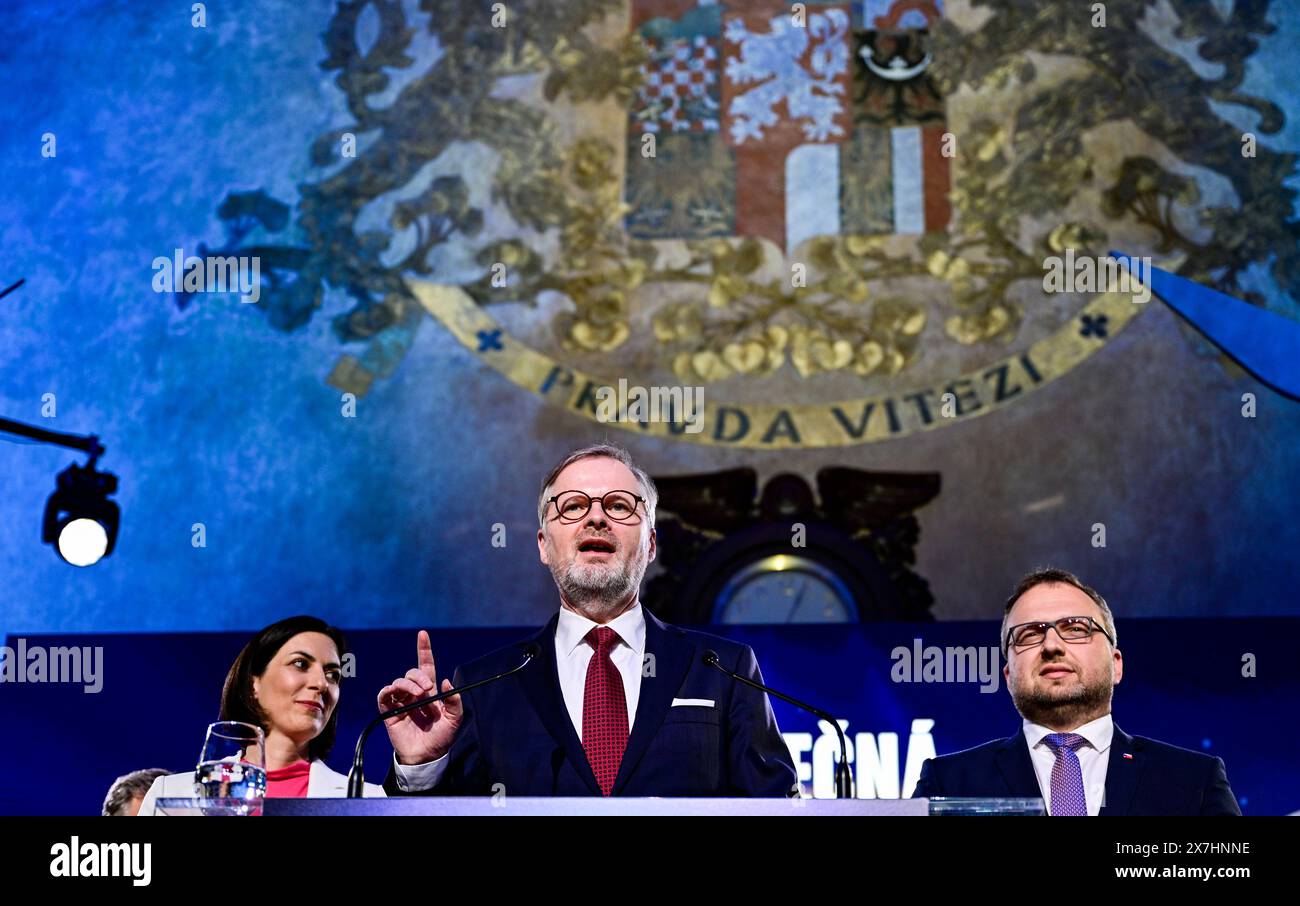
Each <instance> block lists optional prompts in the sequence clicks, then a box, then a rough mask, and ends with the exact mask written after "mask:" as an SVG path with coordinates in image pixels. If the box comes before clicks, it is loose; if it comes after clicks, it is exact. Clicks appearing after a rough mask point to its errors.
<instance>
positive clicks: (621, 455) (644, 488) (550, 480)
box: [537, 443, 659, 528]
mask: <svg viewBox="0 0 1300 906" xmlns="http://www.w3.org/2000/svg"><path fill="white" fill-rule="evenodd" d="M596 456H605V457H608V458H609V459H616V460H618V461H619V462H621V463H622V464H623V465H625V466H627V467H628V470H629V471H630V472H631V473H632V474H633V475H634V476H635V477H636V480H637V484H639V485H641V496H642V497H644V498H645V510H646V515H647V517H648V518H649V520H650V527H651V528H654V527H655V507H657V506H658V505H659V490H658V489H657V488H656V487H655V482H654V479H653V478H651V477H650V476H649V475H648V474H646V471H645V470H644V469H642V468H641V467H640V466H638V465H637V464H636V462H635V461H633V459H632V454H631V453H629V452H627V450H625V449H623V448H622V447H620V446H618V445H617V444H608V443H602V444H591V445H589V446H586V447H580V448H578V449H577V450H574V451H573V452H572V453H570V454H569V455H568V456H566V457H564V459H562V460H560V462H559V463H558V464H557V465H556V466H555V468H553V469H551V471H550V472H549V473H548V474H547V476H546V479H545V480H544V481H543V482H542V490H541V493H540V494H538V495H537V525H538V526H539V527H541V526H545V524H546V501H547V498H549V497H550V496H551V485H552V484H554V483H555V479H556V478H557V477H558V476H559V474H560V473H561V472H563V471H564V470H565V469H567V468H568V467H569V466H571V465H573V464H574V463H575V462H577V461H578V460H580V459H591V458H593V457H596Z"/></svg>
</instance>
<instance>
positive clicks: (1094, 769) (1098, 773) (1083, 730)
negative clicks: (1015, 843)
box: [1024, 714, 1115, 815]
mask: <svg viewBox="0 0 1300 906" xmlns="http://www.w3.org/2000/svg"><path fill="white" fill-rule="evenodd" d="M1024 729H1025V741H1026V742H1028V743H1029V758H1030V760H1031V761H1033V763H1034V774H1035V775H1037V777H1038V788H1039V789H1040V790H1042V791H1043V801H1044V802H1046V803H1047V813H1048V814H1049V815H1050V814H1051V813H1052V766H1053V765H1054V764H1056V751H1055V750H1054V749H1053V748H1052V747H1051V746H1049V745H1048V744H1047V743H1046V742H1044V741H1043V737H1045V736H1047V735H1048V734H1049V733H1055V732H1056V731H1055V730H1049V729H1048V728H1047V727H1044V726H1043V725H1042V724H1035V723H1031V722H1029V721H1025V724H1024ZM1070 732H1071V733H1077V734H1079V735H1080V736H1082V737H1083V738H1084V739H1086V740H1088V742H1087V744H1086V745H1082V746H1080V747H1079V748H1078V750H1076V752H1075V754H1076V755H1077V756H1078V757H1079V767H1080V768H1082V770H1083V790H1084V796H1085V798H1086V799H1087V802H1088V814H1089V815H1096V814H1098V813H1099V812H1100V811H1101V807H1102V806H1103V805H1105V804H1106V767H1107V765H1108V764H1109V763H1110V741H1111V739H1112V738H1113V737H1114V735H1115V722H1114V720H1113V719H1112V718H1111V716H1110V715H1109V714H1106V715H1104V716H1102V717H1099V718H1097V719H1096V720H1094V721H1089V722H1088V723H1086V724H1084V725H1083V726H1082V727H1079V728H1078V729H1076V730H1071V731H1070Z"/></svg>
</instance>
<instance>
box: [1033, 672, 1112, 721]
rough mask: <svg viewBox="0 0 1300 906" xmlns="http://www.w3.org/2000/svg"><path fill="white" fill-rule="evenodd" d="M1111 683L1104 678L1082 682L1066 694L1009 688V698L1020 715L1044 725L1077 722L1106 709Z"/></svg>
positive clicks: (1090, 718) (1109, 697)
mask: <svg viewBox="0 0 1300 906" xmlns="http://www.w3.org/2000/svg"><path fill="white" fill-rule="evenodd" d="M1113 690H1114V684H1113V683H1108V682H1106V681H1104V680H1103V681H1101V682H1098V683H1095V684H1093V685H1091V686H1089V685H1084V687H1083V688H1082V689H1075V690H1073V691H1071V692H1070V693H1069V694H1066V695H1057V696H1053V695H1048V694H1044V693H1036V692H1026V691H1025V690H1023V689H1012V690H1011V700H1012V702H1014V703H1015V706H1016V710H1017V711H1019V712H1020V716H1021V717H1023V718H1025V719H1026V720H1028V721H1031V722H1033V723H1036V724H1041V725H1043V726H1045V727H1054V726H1066V725H1074V726H1080V725H1082V724H1084V723H1087V722H1088V721H1087V720H1083V719H1082V718H1088V720H1095V719H1096V718H1097V717H1100V716H1101V715H1102V714H1105V713H1106V712H1107V711H1108V710H1109V705H1110V699H1111V694H1112V692H1113Z"/></svg>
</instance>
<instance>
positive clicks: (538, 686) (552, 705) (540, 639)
mask: <svg viewBox="0 0 1300 906" xmlns="http://www.w3.org/2000/svg"><path fill="white" fill-rule="evenodd" d="M559 622H560V614H559V612H558V611H557V612H556V614H555V616H553V617H551V620H550V622H549V623H547V624H546V626H545V627H543V628H542V631H541V632H539V633H538V634H537V635H535V636H533V638H532V639H531V641H533V642H536V643H537V644H538V645H539V646H541V649H542V651H541V654H539V655H538V656H537V658H536V661H535V663H533V664H530V665H529V666H528V667H525V668H524V669H523V670H522V671H520V673H519V674H518V678H519V682H520V683H522V684H523V687H524V694H525V695H527V696H528V701H529V702H530V703H531V704H532V706H533V710H534V711H536V712H537V716H538V717H540V718H541V720H542V724H543V725H545V727H546V730H547V732H548V733H550V734H551V736H552V737H553V738H554V739H555V742H556V743H557V744H558V745H560V746H562V747H563V748H564V751H565V753H566V754H567V755H568V757H569V762H570V763H571V764H572V765H573V769H574V770H575V771H577V773H578V776H579V777H581V778H582V782H583V783H585V784H586V785H587V787H588V789H590V790H591V792H592V793H594V794H596V795H597V796H599V795H600V784H598V783H596V775H595V774H593V773H592V772H591V764H590V763H589V762H588V761H587V753H586V751H585V750H584V749H583V748H582V741H581V740H580V739H578V733H577V731H576V730H574V729H573V721H572V720H570V719H569V709H568V708H567V707H565V704H564V693H563V692H562V691H561V690H560V674H559V671H558V669H557V668H556V665H555V657H556V655H555V627H556V626H557V625H558V624H559Z"/></svg>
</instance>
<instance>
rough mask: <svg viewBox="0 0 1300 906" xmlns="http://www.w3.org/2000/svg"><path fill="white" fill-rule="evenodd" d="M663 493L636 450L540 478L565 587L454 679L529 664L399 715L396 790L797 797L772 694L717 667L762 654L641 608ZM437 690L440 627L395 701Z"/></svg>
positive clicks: (396, 685)
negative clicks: (534, 623) (522, 631)
mask: <svg viewBox="0 0 1300 906" xmlns="http://www.w3.org/2000/svg"><path fill="white" fill-rule="evenodd" d="M657 500H658V494H657V492H656V491H655V486H654V482H653V481H652V480H651V479H650V476H649V475H647V474H646V473H645V472H644V471H642V470H641V469H640V468H639V467H637V465H636V464H635V463H634V462H633V461H632V459H631V457H630V456H629V455H628V453H627V451H625V450H623V449H622V448H620V447H616V446H613V445H609V444H598V445H595V446H590V447H584V448H582V449H580V450H575V451H574V452H572V453H570V454H569V455H568V456H567V457H565V458H564V460H563V461H561V462H560V463H559V464H558V465H557V466H556V467H555V468H554V469H552V470H551V473H550V474H549V475H548V476H547V477H546V480H545V481H543V482H542V490H541V494H540V495H539V497H538V501H537V519H538V524H539V528H538V531H537V550H538V554H539V556H540V558H541V561H542V563H543V564H545V565H546V566H547V567H548V568H549V569H550V571H551V576H552V577H553V578H554V580H555V584H556V587H557V588H558V590H559V593H560V607H559V610H558V612H557V613H556V614H555V616H553V617H552V618H551V620H550V622H549V623H547V624H546V626H545V627H544V628H543V629H542V630H541V631H540V632H538V633H537V634H536V635H534V636H533V637H532V638H530V639H527V640H524V642H523V643H522V644H520V645H513V646H510V647H508V648H504V649H501V650H500V651H497V652H493V653H492V654H489V655H486V656H484V657H482V658H479V659H478V660H475V661H472V662H471V663H469V664H466V665H464V666H462V667H461V668H460V669H458V670H457V671H456V673H455V677H454V679H453V681H452V682H450V683H449V682H448V681H447V680H446V679H444V680H443V681H442V685H441V689H442V690H444V691H445V690H447V689H451V688H460V687H462V686H465V685H467V684H469V683H472V682H475V681H477V680H480V679H484V678H486V677H490V676H494V675H496V674H499V673H503V672H505V671H507V670H509V669H511V668H513V667H515V666H516V665H517V664H519V662H520V659H521V652H522V651H523V649H524V647H525V646H527V645H528V644H530V643H531V644H534V645H536V646H537V648H538V650H540V654H539V656H537V657H536V658H534V659H533V661H532V662H531V663H529V664H528V666H526V667H525V668H524V669H523V670H521V671H520V672H519V673H518V674H516V675H514V676H511V677H509V678H506V679H504V680H501V681H499V682H496V683H493V684H491V685H487V686H483V687H482V688H480V689H476V690H474V691H472V692H466V693H464V694H463V695H456V696H452V697H450V698H448V699H447V700H445V701H444V702H443V703H441V704H435V705H433V706H430V707H427V708H423V709H420V710H416V711H413V712H411V713H410V714H409V715H401V716H398V717H394V718H390V719H389V720H388V721H387V725H388V736H389V739H390V741H391V742H392V744H393V750H394V765H393V769H392V771H391V772H390V773H389V776H388V780H387V781H386V782H385V784H384V786H385V788H386V789H387V790H388V792H389V794H390V795H412V794H428V793H432V794H436V795H479V796H485V795H493V794H497V793H505V794H506V795H511V796H611V795H613V796H778V797H783V796H790V795H792V794H796V795H797V789H798V787H797V783H796V776H797V775H796V773H795V768H794V763H793V761H792V760H791V758H790V752H789V749H788V748H787V747H786V745H785V741H784V739H783V738H782V737H781V734H780V731H779V730H778V729H777V725H776V718H775V716H774V715H773V714H772V708H771V705H770V704H769V703H768V700H767V696H766V695H765V694H763V693H761V692H758V691H756V690H754V689H752V688H750V687H748V686H745V685H743V684H741V683H738V682H735V681H734V680H732V679H731V678H729V677H727V676H725V675H724V674H723V673H721V672H720V671H718V670H717V669H715V668H714V667H711V666H708V665H706V664H705V663H704V661H703V658H704V655H705V652H707V651H713V652H716V653H717V655H718V658H719V660H720V661H721V663H722V665H723V666H725V667H727V668H728V669H730V670H732V671H734V672H736V673H739V674H740V675H742V676H747V677H749V678H751V679H754V680H757V681H759V682H761V681H762V674H761V673H760V672H759V669H758V663H757V661H756V660H755V659H754V652H753V651H752V650H751V649H750V648H749V647H748V646H747V645H740V644H737V643H735V642H731V641H728V640H726V639H723V638H719V637H717V636H712V635H706V634H705V633H702V632H694V631H691V630H687V629H681V628H678V627H676V626H670V625H666V624H664V623H661V622H660V621H659V620H658V619H656V618H655V617H654V615H653V614H650V613H647V612H646V611H645V609H644V608H643V607H642V606H641V603H640V600H639V592H640V587H641V579H642V577H643V576H644V575H645V571H646V566H647V565H648V564H649V562H650V561H651V560H653V559H654V556H655V545H656V543H657V541H656V537H655V530H654V520H655V505H656V502H657ZM437 689H439V685H438V679H437V673H436V672H435V666H434V659H433V653H432V650H431V646H430V643H429V636H428V633H426V632H423V631H421V632H420V634H419V639H418V642H417V666H416V667H414V668H412V669H411V670H409V671H408V672H407V673H406V675H405V676H404V677H400V678H398V679H395V680H394V681H393V682H392V683H390V684H389V685H388V686H385V687H384V688H383V689H382V690H380V693H379V702H378V704H379V708H380V710H381V711H383V710H389V709H391V708H394V707H398V706H400V705H402V704H404V703H406V702H409V701H414V700H416V699H418V698H423V697H427V696H429V695H432V694H434V691H435V690H437Z"/></svg>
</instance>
